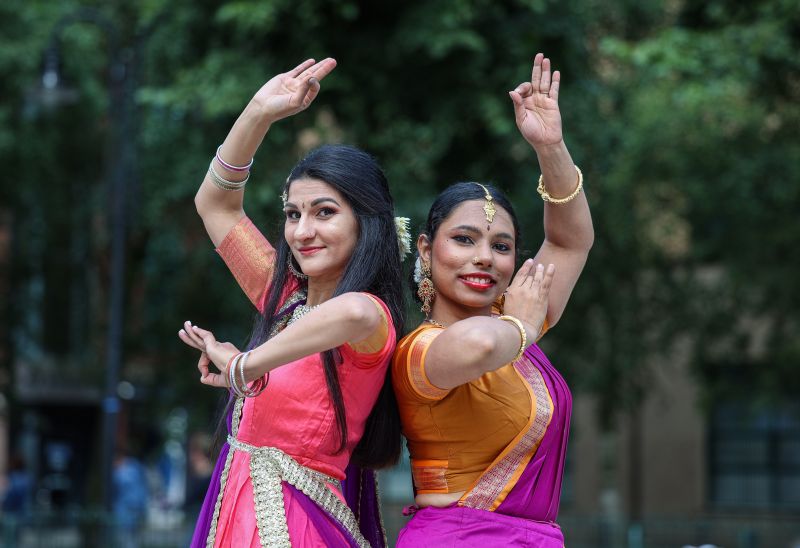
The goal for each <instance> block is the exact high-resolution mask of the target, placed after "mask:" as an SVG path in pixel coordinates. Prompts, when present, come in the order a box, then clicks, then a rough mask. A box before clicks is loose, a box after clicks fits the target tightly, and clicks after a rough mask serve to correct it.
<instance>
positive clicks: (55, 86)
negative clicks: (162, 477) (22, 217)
mask: <svg viewBox="0 0 800 548" xmlns="http://www.w3.org/2000/svg"><path fill="white" fill-rule="evenodd" d="M74 23H89V24H93V25H95V26H97V27H99V28H100V29H101V30H102V31H103V32H104V34H105V36H106V40H107V41H108V55H109V64H108V72H109V74H108V87H109V112H108V113H109V118H110V128H111V139H110V146H109V151H108V158H109V161H110V165H109V173H108V193H109V204H110V212H111V216H110V221H111V227H110V228H111V230H110V232H111V268H110V273H109V276H110V282H109V297H108V331H107V334H106V358H105V365H106V368H105V384H104V390H103V399H102V406H101V408H102V413H103V436H102V443H103V445H102V474H103V475H102V485H103V495H104V497H103V500H104V506H105V508H106V510H107V511H111V509H112V504H113V464H114V453H115V450H116V429H117V418H118V414H119V409H120V402H119V397H118V395H117V385H118V383H119V371H120V366H121V363H122V344H123V336H122V335H123V325H124V301H125V262H126V247H127V246H126V243H127V242H126V240H127V239H126V235H127V221H128V218H127V217H128V204H127V196H128V191H129V186H130V185H129V183H130V181H129V179H130V166H131V162H132V155H133V147H134V146H135V145H134V144H133V143H132V135H131V132H130V108H131V107H130V93H129V89H128V88H129V80H130V79H129V78H128V76H129V72H130V70H131V68H132V65H133V63H134V62H135V58H134V56H133V55H132V54H130V55H129V54H128V50H125V49H121V48H120V45H119V35H118V33H117V28H116V27H115V26H114V24H113V23H112V22H111V21H110V20H109V19H108V18H107V17H105V16H104V15H103V14H101V13H100V12H98V11H96V10H93V9H82V10H79V11H77V12H75V13H74V14H70V15H67V16H65V17H63V18H62V19H61V20H60V21H59V22H58V23H57V24H56V26H55V28H54V29H53V32H52V34H51V38H50V45H49V47H48V49H47V53H46V54H45V66H44V74H43V75H42V87H43V88H44V91H45V96H47V93H48V92H52V93H51V96H54V97H59V96H60V95H64V93H63V91H62V92H61V93H59V88H60V86H61V75H60V72H59V61H60V51H61V47H60V45H61V35H62V33H63V31H64V29H65V28H66V27H68V26H69V25H71V24H74Z"/></svg>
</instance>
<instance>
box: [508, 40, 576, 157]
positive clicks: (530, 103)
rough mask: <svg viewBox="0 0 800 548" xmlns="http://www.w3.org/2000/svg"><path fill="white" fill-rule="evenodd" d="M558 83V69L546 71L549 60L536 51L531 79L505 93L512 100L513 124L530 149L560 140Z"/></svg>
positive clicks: (559, 74)
mask: <svg viewBox="0 0 800 548" xmlns="http://www.w3.org/2000/svg"><path fill="white" fill-rule="evenodd" d="M560 82H561V73H560V72H558V71H555V72H553V73H552V75H551V73H550V59H548V58H546V57H545V56H544V54H542V53H537V54H536V57H535V58H534V60H533V72H532V74H531V81H530V82H523V83H521V84H520V85H518V86H517V87H516V89H515V90H514V91H509V92H508V94H509V95H510V96H511V100H512V101H513V102H514V115H515V117H516V120H517V127H518V128H519V131H520V133H522V136H523V137H525V140H526V141H528V142H529V143H530V144H531V146H533V147H534V148H537V147H540V146H548V145H555V144H558V143H559V142H561V140H562V139H563V134H562V132H561V111H560V110H559V108H558V87H559V84H560Z"/></svg>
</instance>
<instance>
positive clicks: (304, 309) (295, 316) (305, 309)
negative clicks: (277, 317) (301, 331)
mask: <svg viewBox="0 0 800 548" xmlns="http://www.w3.org/2000/svg"><path fill="white" fill-rule="evenodd" d="M318 306H319V305H318V304H316V305H314V306H308V305H307V304H300V305H297V307H296V308H295V309H294V310H292V317H291V318H289V323H288V324H286V325H287V326H289V325H292V324H293V323H294V322H296V321H297V320H299V319H300V318H302V317H303V316H305V315H306V314H308V313H309V312H311V311H312V310H314V309H315V308H317V307H318Z"/></svg>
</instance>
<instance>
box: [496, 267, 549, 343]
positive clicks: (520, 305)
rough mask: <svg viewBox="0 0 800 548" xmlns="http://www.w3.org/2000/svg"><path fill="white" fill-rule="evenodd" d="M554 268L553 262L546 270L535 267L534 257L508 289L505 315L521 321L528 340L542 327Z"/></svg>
mask: <svg viewBox="0 0 800 548" xmlns="http://www.w3.org/2000/svg"><path fill="white" fill-rule="evenodd" d="M555 271H556V267H555V265H553V264H550V265H547V269H546V270H545V268H544V265H541V264H539V265H536V266H534V264H533V259H528V260H527V261H525V262H524V263H523V264H522V266H521V267H520V269H519V271H518V272H517V274H516V276H514V279H513V280H512V281H511V284H510V285H509V286H508V289H507V290H506V293H505V295H506V298H505V303H504V305H503V314H508V315H509V316H514V317H515V318H517V319H518V320H519V321H521V322H522V325H523V326H524V327H525V332H526V335H527V336H528V342H529V343H533V342H534V341H535V340H536V339H537V338H538V337H539V333H540V332H541V330H542V324H543V323H544V320H545V317H546V316H547V302H548V297H549V296H550V286H551V284H552V283H553V275H554V274H555Z"/></svg>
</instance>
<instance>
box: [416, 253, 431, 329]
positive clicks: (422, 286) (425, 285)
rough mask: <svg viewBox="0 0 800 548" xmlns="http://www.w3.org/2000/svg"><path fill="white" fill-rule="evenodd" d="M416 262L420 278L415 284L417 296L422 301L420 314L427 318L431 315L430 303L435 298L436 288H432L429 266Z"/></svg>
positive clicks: (421, 261)
mask: <svg viewBox="0 0 800 548" xmlns="http://www.w3.org/2000/svg"><path fill="white" fill-rule="evenodd" d="M418 260H419V262H420V276H419V281H418V282H417V296H418V297H419V300H421V301H422V313H423V314H425V317H426V318H427V317H428V316H430V314H431V303H432V302H433V299H434V298H435V297H436V288H435V287H433V280H432V279H431V266H430V265H429V264H428V263H427V262H426V261H423V260H421V259H418ZM415 277H416V276H415Z"/></svg>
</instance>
